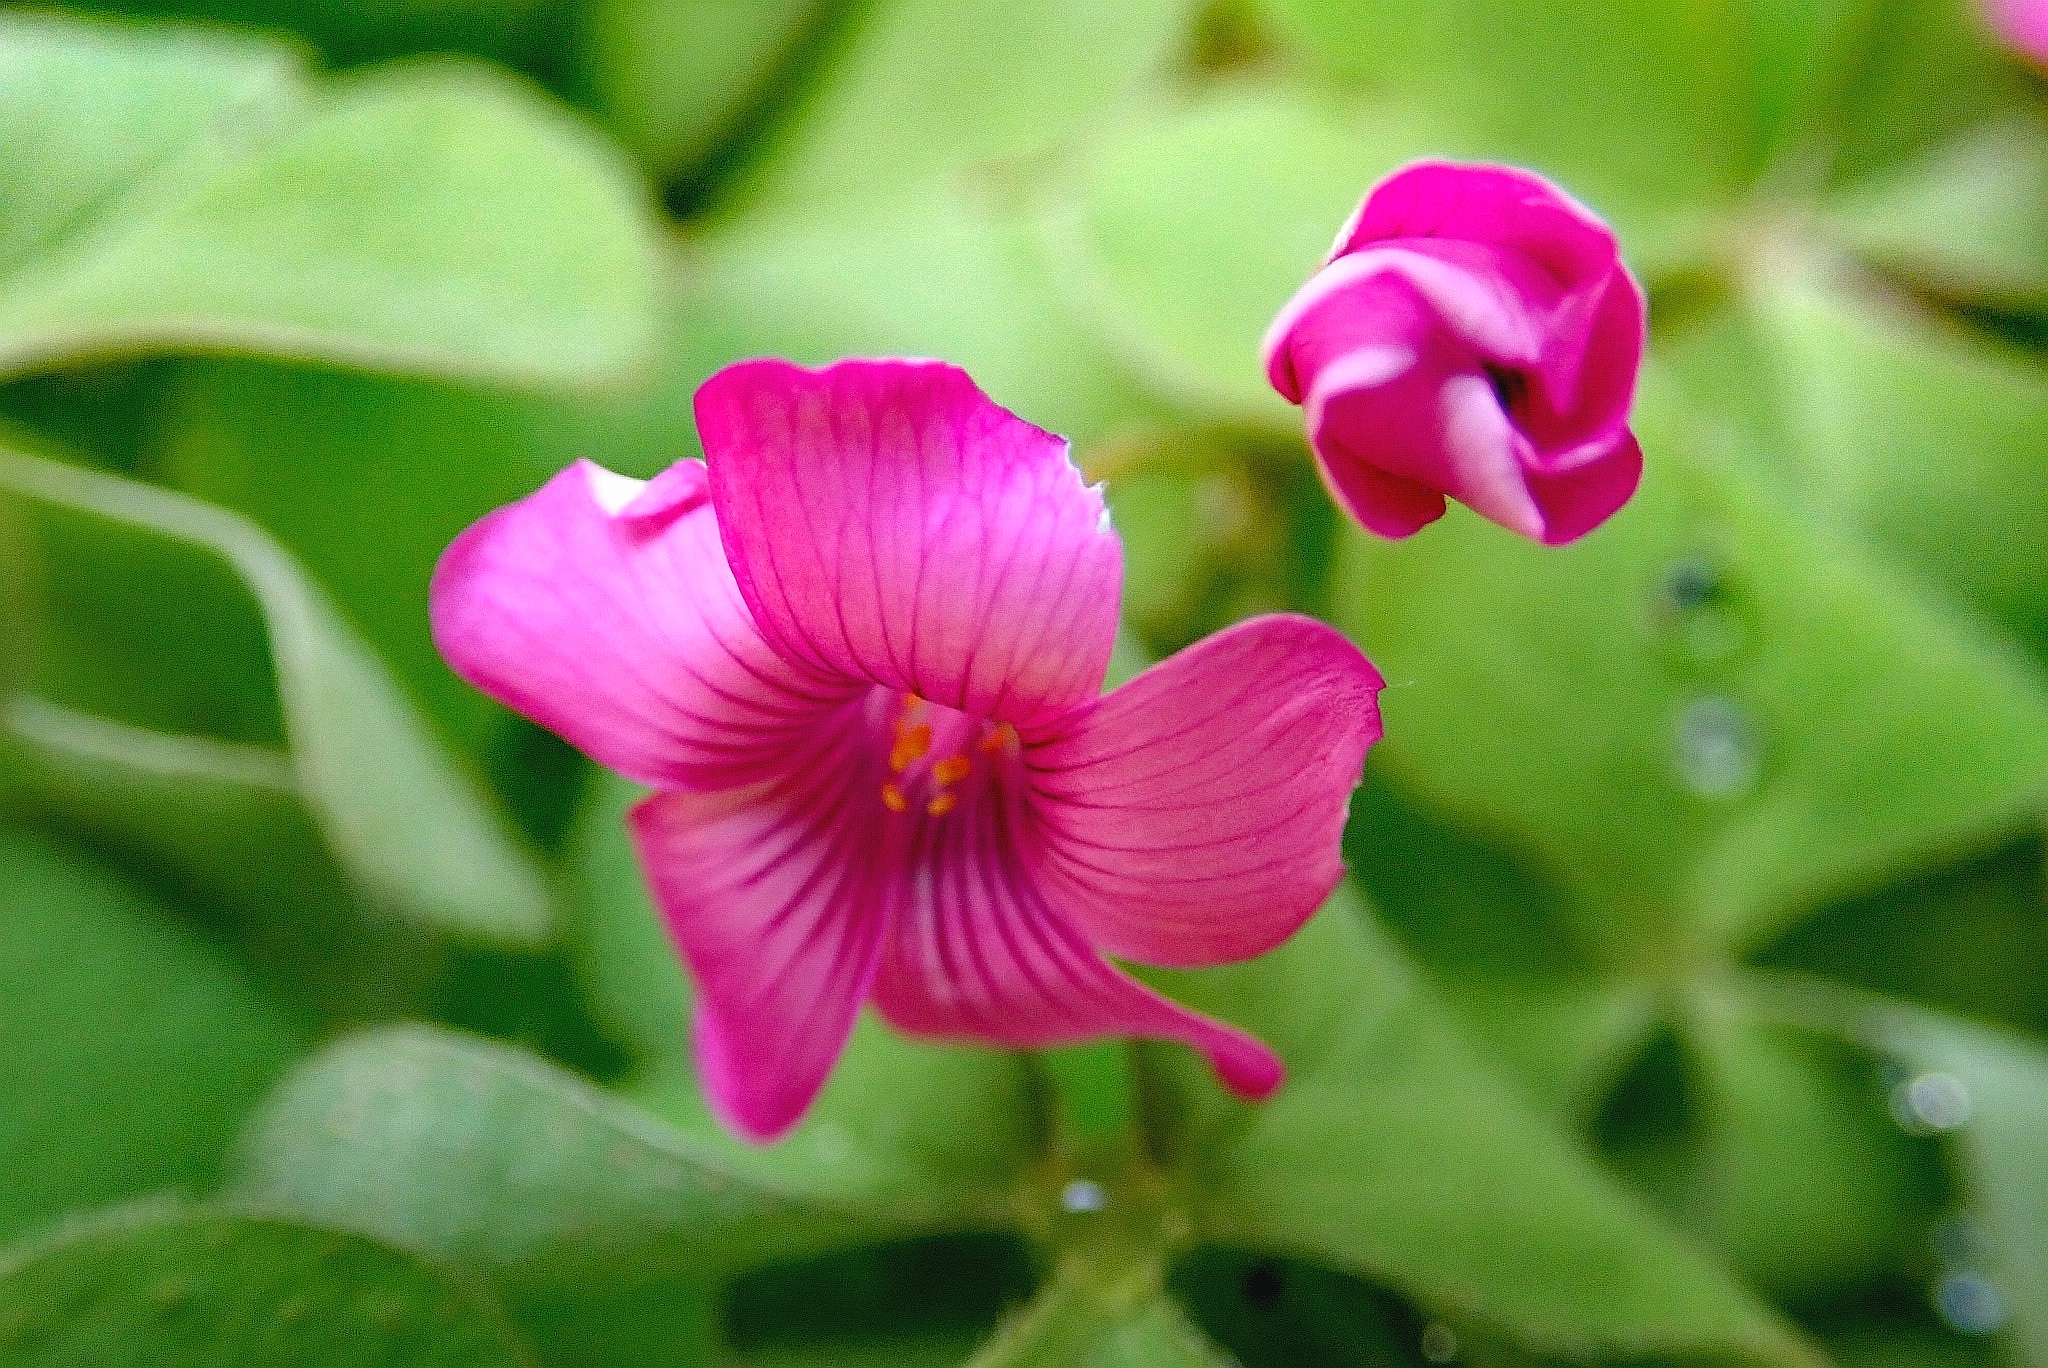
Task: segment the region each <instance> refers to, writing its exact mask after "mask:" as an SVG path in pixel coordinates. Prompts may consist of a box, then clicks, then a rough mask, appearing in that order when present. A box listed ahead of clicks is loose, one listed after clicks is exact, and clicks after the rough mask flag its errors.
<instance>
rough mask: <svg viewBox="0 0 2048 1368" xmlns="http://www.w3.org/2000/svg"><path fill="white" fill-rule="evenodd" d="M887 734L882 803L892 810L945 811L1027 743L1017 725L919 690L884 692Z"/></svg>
mask: <svg viewBox="0 0 2048 1368" xmlns="http://www.w3.org/2000/svg"><path fill="white" fill-rule="evenodd" d="M881 711H882V713H883V721H884V722H885V730H884V731H883V732H882V736H883V738H884V739H886V741H887V743H888V747H889V777H888V778H887V779H884V780H883V781H882V806H883V807H885V808H887V809H889V811H891V812H897V813H905V812H918V811H921V812H923V813H924V814H925V815H926V816H927V817H943V816H945V815H946V814H947V813H949V812H951V811H952V810H953V809H954V808H957V807H958V806H960V798H961V795H962V793H963V792H965V791H967V790H968V789H970V788H971V787H973V786H974V785H975V784H976V783H979V782H986V781H987V780H988V779H990V778H993V777H994V776H995V774H996V773H997V771H999V770H1000V769H1003V768H1005V767H1007V766H1008V765H1009V764H1010V763H1011V761H1012V760H1013V759H1014V758H1015V757H1016V755H1017V754H1018V752H1019V751H1020V750H1021V749H1022V743H1021V742H1019V740H1018V739H1017V729H1016V728H1015V727H1013V726H1011V725H1010V724H1009V723H1007V722H991V721H988V720H987V719H986V718H980V717H975V716H973V715H972V714H970V713H964V712H960V711H958V710H957V709H954V708H947V707H943V706H941V705H939V704H937V703H932V702H928V701H927V700H925V699H922V698H919V697H918V696H917V695H916V694H890V695H885V696H884V701H883V706H882V709H881Z"/></svg>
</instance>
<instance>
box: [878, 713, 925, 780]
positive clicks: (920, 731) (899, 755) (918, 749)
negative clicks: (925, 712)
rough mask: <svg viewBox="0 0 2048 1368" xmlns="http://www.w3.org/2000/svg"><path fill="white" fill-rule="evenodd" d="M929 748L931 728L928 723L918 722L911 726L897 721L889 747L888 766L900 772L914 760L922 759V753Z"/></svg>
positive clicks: (907, 767)
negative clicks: (893, 740)
mask: <svg viewBox="0 0 2048 1368" xmlns="http://www.w3.org/2000/svg"><path fill="white" fill-rule="evenodd" d="M931 748H932V729H931V727H930V725H929V724H927V723H919V724H918V725H916V726H914V727H912V726H906V725H905V724H903V723H901V722H898V723H897V724H896V741H895V744H894V745H892V746H890V747H889V768H890V769H892V770H894V771H896V773H898V774H901V773H903V771H905V770H907V769H909V768H910V766H911V765H912V764H913V763H914V762H916V761H918V760H921V759H923V758H924V753H925V752H926V751H928V750H930V749H931Z"/></svg>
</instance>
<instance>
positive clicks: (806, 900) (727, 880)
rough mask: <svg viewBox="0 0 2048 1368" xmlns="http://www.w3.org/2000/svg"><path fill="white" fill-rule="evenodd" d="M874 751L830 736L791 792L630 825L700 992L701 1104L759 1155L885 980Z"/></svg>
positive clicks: (692, 801) (663, 798)
mask: <svg viewBox="0 0 2048 1368" xmlns="http://www.w3.org/2000/svg"><path fill="white" fill-rule="evenodd" d="M864 739H865V738H864V734H863V733H862V731H861V730H860V729H859V728H857V727H854V726H844V727H840V728H838V729H837V731H836V732H831V731H827V732H823V733H821V734H820V738H819V740H818V747H819V750H818V754H817V755H816V756H815V757H814V760H815V765H814V767H813V768H811V769H808V770H799V771H796V772H794V773H792V775H791V776H790V777H788V778H787V779H785V780H782V781H775V782H770V783H768V784H763V785H759V786H756V787H754V788H749V789H739V790H733V791H731V792H728V793H722V794H688V793H662V794H657V795H655V796H654V797H652V798H649V799H647V800H646V801H644V802H642V803H641V804H640V805H639V806H638V807H636V808H634V809H633V813H632V817H631V824H632V828H633V837H634V842H635V844H636V846H637V847H638V849H639V852H640V863H641V866H642V868H643V869H644V870H645V871H646V874H647V878H648V882H649V883H650V884H651V885H652V887H653V889H654V896H655V902H656V904H657V905H658V906H659V907H660V909H661V913H662V917H663V919H664V920H665V921H666V922H667V924H668V929H669V934H670V935H671V936H672V937H673V938H674V940H675V942H676V945H677V947H678V948H679V949H680V950H681V951H682V954H683V958H684V959H685V960H686V961H687V962H688V964H689V966H690V972H691V975H692V977H693V978H694V979H695V980H696V984H697V991H698V998H697V1013H696V1030H695V1046H696V1057H697V1067H698V1074H699V1077H700V1079H701V1081H702V1082H703V1084H704V1090H705V1093H706V1096H707V1097H708V1099H709V1100H710V1102H711V1105H712V1108H713V1110H714V1111H716V1112H717V1114H718V1116H719V1118H720V1119H721V1120H723V1121H724V1122H725V1123H726V1124H727V1125H728V1126H730V1127H731V1128H732V1129H734V1130H736V1131H738V1132H739V1133H740V1134H742V1135H745V1136H747V1137H749V1138H751V1139H754V1140H757V1141H766V1140H773V1139H775V1138H777V1137H778V1136H781V1135H782V1134H784V1133H785V1132H787V1131H788V1130H789V1129H790V1127H792V1126H794V1125H795V1124H796V1123H797V1121H798V1120H799V1119H800V1118H801V1117H802V1116H803V1114H804V1112H805V1110H806V1109H808V1108H809V1106H810V1105H811V1102H812V1100H813V1099H814V1098H816V1096H817V1095H818V1090H819V1089H820V1088H821V1087H823V1086H824V1083H825V1078H826V1076H827V1075H828V1074H830V1073H831V1072H832V1066H833V1064H834V1063H835V1062H836V1061H837V1060H838V1058H839V1054H840V1052H841V1051H842V1050H843V1049H845V1047H846V1038H847V1036H848V1035H849V1034H850V1033H851V1032H852V1030H853V1023H854V1019H855V1017H856V1016H857V1015H858V1014H859V1011H860V1005H861V1003H862V1002H863V1001H864V1000H865V999H866V997H867V994H868V987H869V984H870V982H871V981H872V980H873V977H874V972H875V962H876V956H877V953H878V952H879V950H880V947H881V943H882V931H883V927H884V925H885V908H884V906H883V902H882V897H881V888H882V884H881V881H880V879H879V877H878V875H877V873H876V871H877V869H878V868H880V866H879V864H878V863H877V861H876V860H875V858H874V856H875V851H874V847H875V845H876V843H877V839H878V838H877V832H876V826H877V823H876V820H875V819H876V815H877V814H879V813H880V812H881V807H880V804H879V803H878V802H876V801H875V798H874V794H873V793H872V792H871V791H868V789H867V788H866V786H867V785H868V784H870V783H878V782H879V780H878V779H877V778H876V775H875V766H874V761H873V757H872V756H871V755H870V754H869V752H868V748H867V747H866V746H865V744H864ZM857 790H858V791H857Z"/></svg>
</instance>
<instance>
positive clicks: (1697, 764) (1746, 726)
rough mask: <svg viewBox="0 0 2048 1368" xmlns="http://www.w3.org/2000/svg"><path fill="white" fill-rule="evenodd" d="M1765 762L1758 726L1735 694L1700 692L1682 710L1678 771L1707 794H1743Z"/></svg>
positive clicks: (1692, 787)
mask: <svg viewBox="0 0 2048 1368" xmlns="http://www.w3.org/2000/svg"><path fill="white" fill-rule="evenodd" d="M1761 768H1762V757H1761V755H1760V754H1759V749H1758V744H1757V738H1756V726H1755V724H1754V723H1753V722H1751V720H1750V717H1749V714H1748V712H1746V711H1745V710H1744V709H1743V707H1742V705H1740V704H1739V703H1736V702H1735V701H1734V700H1733V699H1728V698H1720V697H1708V698H1696V699H1694V700H1693V701H1692V702H1690V703H1688V704H1686V705H1685V707H1684V708H1683V709H1681V710H1680V711H1679V714H1678V773H1679V777H1680V778H1681V779H1683V780H1684V782H1685V786H1686V788H1687V789H1689V790H1691V791H1692V792H1693V793H1696V794H1698V795H1699V796H1700V797H1702V798H1738V797H1741V796H1742V795H1743V794H1745V793H1748V792H1749V791H1750V790H1751V789H1753V788H1755V787H1756V781H1757V777H1758V773H1759V771H1760V769H1761Z"/></svg>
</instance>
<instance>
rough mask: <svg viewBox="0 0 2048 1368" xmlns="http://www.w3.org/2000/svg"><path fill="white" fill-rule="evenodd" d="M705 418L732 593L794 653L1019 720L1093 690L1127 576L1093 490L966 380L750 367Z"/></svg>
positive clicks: (936, 367)
mask: <svg viewBox="0 0 2048 1368" xmlns="http://www.w3.org/2000/svg"><path fill="white" fill-rule="evenodd" d="M697 427H698V431H699V433H700V434H701V435H702V437H703V440H704V448H705V451H706V452H707V453H708V454H709V462H710V469H711V493H712V501H713V504H714V506H715V507H716V508H717V511H718V522H719V528H720V531H721V533H722V534H723V536H724V539H725V547H726V552H727V555H728V557H729V559H730V560H731V562H732V567H733V573H734V574H735V575H736V576H737V577H738V580H739V585H740V591H741V593H742V594H744V595H745V597H746V601H747V605H748V606H749V607H750V608H751V609H752V610H753V614H754V618H755V620H756V621H757V622H758V623H759V624H760V626H761V630H762V631H763V632H764V633H765V634H766V636H767V637H768V639H769V640H770V641H771V642H773V643H775V644H776V646H777V647H779V648H780V649H781V650H782V651H783V652H784V653H785V654H787V655H789V656H790V657H791V658H792V659H794V660H798V661H802V662H806V663H808V664H811V665H813V666H815V667H817V668H819V669H821V670H827V671H831V672H834V673H836V674H839V675H842V676H852V677H855V678H859V679H862V680H866V681H870V682H872V683H875V684H879V685H882V686H883V687H885V688H889V689H894V690H902V691H907V692H910V693H914V694H917V695H919V696H921V697H923V698H926V699H929V700H931V701H933V702H935V703H941V704H944V705H946V706H948V707H952V708H957V709H959V710H961V711H963V712H969V713H973V714H976V715H977V716H982V717H990V718H997V719H1001V720H1005V721H1012V722H1023V721H1027V720H1029V719H1030V718H1032V717H1034V716H1037V715H1039V714H1042V713H1045V712H1048V711H1058V710H1061V709H1064V708H1069V707H1072V706H1074V705H1075V704H1078V703H1081V702H1084V701H1086V700H1087V699H1089V698H1092V697H1094V696H1095V695H1096V693H1098V692H1099V691H1100V689H1101V687H1102V679H1103V676H1104V673H1105V672H1106V670H1107V667H1108V662H1109V652H1110V647H1111V645H1112V644H1113V642H1114V639H1115V636H1116V615H1117V603H1118V597H1119V594H1120V592H1121V588H1122V582H1123V553H1122V548H1121V546H1120V545H1119V543H1118V541H1117V538H1116V535H1115V533H1114V532H1112V531H1111V530H1110V529H1109V526H1108V522H1107V518H1106V515H1105V513H1104V508H1103V502H1102V495H1101V492H1100V491H1099V490H1096V489H1092V488H1089V487H1088V486H1086V485H1084V484H1083V483H1082V480H1081V475H1080V472H1079V471H1078V470H1076V469H1075V467H1074V465H1073V463H1072V461H1071V460H1070V459H1069V457H1068V449H1067V444H1066V443H1065V442H1064V441H1062V440H1060V439H1059V438H1057V437H1054V436H1052V435H1050V434H1049V433H1045V432H1042V431H1040V430H1039V429H1037V428H1035V427H1033V426H1031V425H1030V424H1029V423H1026V422H1023V421H1022V420H1020V419H1018V418H1016V417H1015V416H1013V415H1012V414H1010V413H1008V412H1006V411H1005V410H1003V409H1002V408H999V407H997V406H996V404H994V403H993V402H992V401H990V400H989V398H988V397H987V396H986V395H984V394H983V393H982V392H981V391H980V390H978V389H977V388H975V385H974V382H973V381H972V380H971V379H969V378H968V376H967V374H966V372H964V371H962V370H959V369H958V368H956V367H953V366H948V365H943V364H941V363H938V362H933V361H901V360H888V361H842V362H840V363H838V364H836V365H833V366H828V367H826V368H825V369H823V370H808V369H805V368H803V367H800V366H794V365H791V364H789V363H788V362H784V361H746V362H742V363H740V364H738V365H735V366H729V367H727V368H726V369H725V370H723V371H720V372H719V373H718V374H717V375H714V376H712V377H711V379H710V380H708V381H706V382H705V384H704V386H703V388H701V389H700V390H698V392H697Z"/></svg>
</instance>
